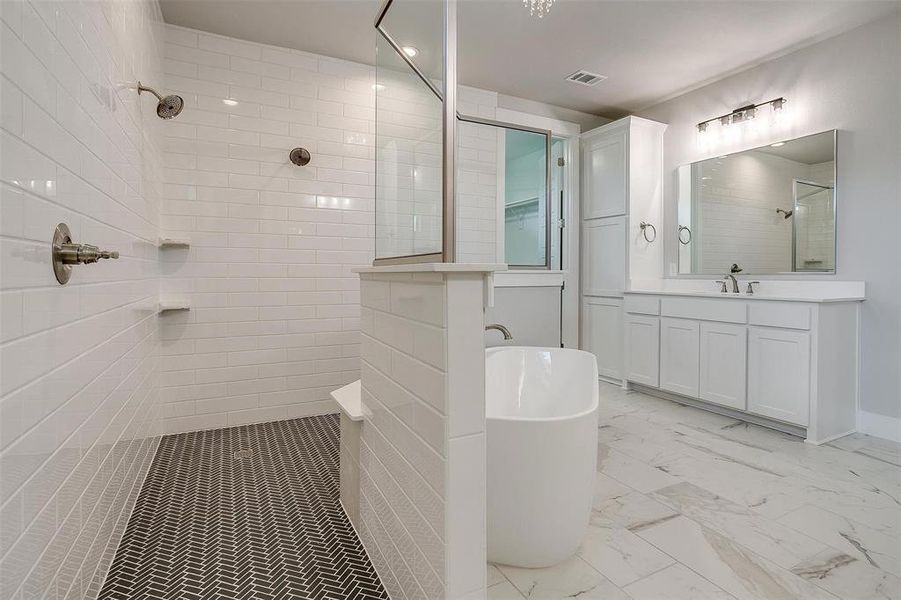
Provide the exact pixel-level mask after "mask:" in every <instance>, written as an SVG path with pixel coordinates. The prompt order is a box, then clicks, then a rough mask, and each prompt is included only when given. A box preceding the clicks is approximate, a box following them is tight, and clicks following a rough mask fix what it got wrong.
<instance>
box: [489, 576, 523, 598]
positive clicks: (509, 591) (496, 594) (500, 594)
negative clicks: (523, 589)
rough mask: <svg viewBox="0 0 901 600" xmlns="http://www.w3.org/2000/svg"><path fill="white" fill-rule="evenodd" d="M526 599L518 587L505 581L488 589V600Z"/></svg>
mask: <svg viewBox="0 0 901 600" xmlns="http://www.w3.org/2000/svg"><path fill="white" fill-rule="evenodd" d="M523 598H525V596H523V595H522V594H520V593H519V590H517V589H516V587H515V586H514V585H513V584H512V583H510V582H509V581H507V580H506V579H504V580H503V581H502V582H500V583H496V584H494V585H492V586H490V587H489V588H488V600H522V599H523Z"/></svg>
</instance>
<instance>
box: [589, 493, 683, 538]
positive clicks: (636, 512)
mask: <svg viewBox="0 0 901 600" xmlns="http://www.w3.org/2000/svg"><path fill="white" fill-rule="evenodd" d="M677 514H678V513H677V512H676V511H674V510H673V509H671V508H669V507H668V506H665V505H663V504H661V503H660V502H657V501H656V500H652V499H651V498H648V497H647V496H645V495H644V494H642V493H640V492H630V493H628V494H626V495H624V496H617V497H615V498H605V499H602V500H600V501H595V504H594V507H593V509H592V511H591V524H592V525H596V526H599V527H614V528H622V529H633V530H635V529H641V528H642V527H648V526H650V525H652V524H655V523H659V522H660V521H662V520H665V519H669V518H672V517H674V516H676V515H677Z"/></svg>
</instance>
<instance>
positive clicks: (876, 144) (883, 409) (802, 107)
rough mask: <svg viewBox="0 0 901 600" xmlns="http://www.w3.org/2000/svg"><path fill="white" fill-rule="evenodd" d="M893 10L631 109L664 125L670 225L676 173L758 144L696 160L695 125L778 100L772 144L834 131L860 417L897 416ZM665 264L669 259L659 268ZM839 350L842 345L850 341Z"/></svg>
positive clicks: (897, 24) (900, 260)
mask: <svg viewBox="0 0 901 600" xmlns="http://www.w3.org/2000/svg"><path fill="white" fill-rule="evenodd" d="M899 40H901V12H895V13H894V15H893V16H891V17H888V18H884V19H881V20H879V21H877V22H874V23H871V24H868V25H865V26H863V27H860V28H858V29H855V30H853V31H850V32H848V33H845V34H842V35H840V36H837V37H834V38H832V39H828V40H825V41H823V42H819V43H817V44H814V45H811V46H808V47H807V48H804V49H801V50H799V51H797V52H793V53H791V54H788V55H786V56H783V57H780V58H777V59H775V60H773V61H770V62H768V63H765V64H762V65H760V66H758V67H755V68H753V69H750V70H748V71H744V72H742V73H739V74H736V75H733V76H731V77H728V78H726V79H723V80H720V81H718V82H716V83H713V84H711V85H708V86H705V87H703V88H700V89H698V90H695V91H692V92H689V93H687V94H684V95H682V96H678V97H676V98H673V99H671V100H668V101H666V102H663V103H661V104H658V105H656V106H653V107H650V108H648V109H646V110H643V111H641V116H644V117H647V118H650V119H654V120H657V121H662V122H664V123H668V124H669V127H668V128H667V131H666V137H665V147H664V148H665V149H664V153H665V158H664V161H665V163H664V168H665V169H666V171H665V177H666V179H665V181H666V206H667V210H668V211H670V213H668V214H667V222H668V223H669V224H674V223H675V215H674V210H675V208H674V207H675V197H674V196H675V186H674V185H673V183H674V181H675V168H676V167H677V166H678V165H681V164H684V163H688V162H691V161H695V160H699V159H701V158H707V157H708V156H714V155H717V154H724V153H726V152H732V151H735V150H739V149H744V148H748V147H753V146H759V145H761V144H763V143H767V142H768V141H775V140H766V139H760V138H758V139H757V140H756V141H754V143H749V142H748V141H745V142H744V144H743V143H742V141H741V140H738V141H736V142H734V143H732V144H731V145H726V144H723V145H722V146H719V147H717V148H715V149H714V148H712V149H710V150H709V151H708V153H707V154H706V155H702V154H701V152H700V150H699V145H698V141H697V130H696V128H695V124H696V123H697V122H699V121H702V120H705V119H709V118H710V117H714V116H716V115H719V114H722V113H724V112H728V111H729V110H731V109H733V108H734V107H736V106H742V105H743V104H747V103H748V102H749V101H758V102H760V101H766V100H769V99H771V98H775V97H778V96H785V97H786V98H787V99H788V104H787V105H786V108H787V109H788V108H790V109H791V112H790V113H787V116H788V117H789V118H790V121H789V122H788V127H787V129H786V130H783V131H782V132H780V137H783V138H788V137H796V136H800V135H807V134H810V133H816V132H819V131H824V130H827V129H833V128H836V129H839V130H840V132H839V141H838V182H837V201H836V203H837V210H838V221H837V224H838V227H837V245H838V259H837V273H836V275H835V276H818V277H820V278H823V277H825V278H831V279H843V280H865V281H866V285H867V301H866V302H865V303H864V304H863V306H862V319H861V320H862V323H861V370H860V376H861V383H860V389H861V397H860V408H861V410H863V411H868V412H872V413H878V414H881V415H888V416H891V417H896V418H897V417H901V368H899V367H901V243H899V240H901V234H899V229H901V209H899V206H901V199H899V190H901V181H899V178H901V175H899V173H901V142H899V140H901V118H899V114H901V75H899V71H901V69H899V67H898V57H899V56H901V41H899ZM668 263H669V261H668ZM848 343H852V341H851V340H849V341H848Z"/></svg>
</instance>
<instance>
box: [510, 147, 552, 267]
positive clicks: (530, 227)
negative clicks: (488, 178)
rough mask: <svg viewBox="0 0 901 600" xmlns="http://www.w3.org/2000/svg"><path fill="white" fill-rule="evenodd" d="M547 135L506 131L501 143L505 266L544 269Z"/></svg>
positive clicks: (546, 206)
mask: <svg viewBox="0 0 901 600" xmlns="http://www.w3.org/2000/svg"><path fill="white" fill-rule="evenodd" d="M548 150H549V148H548V146H547V136H546V135H545V134H541V133H533V132H531V131H519V130H515V129H507V130H506V131H505V140H504V254H505V260H506V262H507V264H508V265H511V266H519V267H526V266H531V267H539V268H544V267H545V266H546V264H547V252H548V247H547V240H548V235H547V233H548V230H547V223H548V214H547V211H548V198H547V189H548V186H547V178H548V169H547V166H548V154H547V153H548Z"/></svg>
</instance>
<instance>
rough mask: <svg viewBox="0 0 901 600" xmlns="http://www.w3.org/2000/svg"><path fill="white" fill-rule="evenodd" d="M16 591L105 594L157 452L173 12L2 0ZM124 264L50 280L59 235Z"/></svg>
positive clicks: (1, 540) (5, 391)
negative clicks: (161, 230) (160, 101)
mask: <svg viewBox="0 0 901 600" xmlns="http://www.w3.org/2000/svg"><path fill="white" fill-rule="evenodd" d="M0 11H2V12H0V16H2V21H3V22H2V28H3V31H2V36H0V37H2V40H3V47H2V49H0V61H2V67H0V69H2V72H3V78H2V80H0V92H2V98H0V106H2V132H0V135H2V141H0V153H2V157H0V179H2V183H0V193H2V204H0V211H2V214H0V227H2V230H0V234H2V237H0V249H2V257H0V261H2V265H3V268H2V272H0V286H2V292H0V293H2V297H0V306H2V321H0V340H2V341H0V364H2V373H0V393H2V396H0V448H2V449H0V471H2V475H0V482H2V488H0V523H2V527H0V557H2V558H0V597H3V598H93V597H96V595H97V593H98V591H99V588H100V584H101V583H102V582H103V578H104V576H105V575H106V571H107V569H108V567H109V563H110V561H111V560H112V557H113V553H114V552H115V549H116V545H117V544H118V539H119V538H120V537H121V534H122V532H123V530H124V527H125V523H126V520H127V519H128V515H129V513H130V511H131V506H132V504H133V502H134V500H135V497H136V494H137V491H138V489H139V487H140V484H141V482H142V481H143V479H144V475H145V473H146V470H147V468H148V466H149V464H150V460H151V459H152V457H153V454H154V451H155V449H156V445H157V442H158V440H159V437H158V435H159V424H160V419H159V412H158V352H157V345H158V339H157V316H156V301H157V295H158V283H159V277H158V264H159V263H158V260H157V248H156V238H157V235H158V212H159V208H158V206H159V197H160V193H161V175H162V173H161V171H162V168H161V165H160V160H161V153H160V144H159V140H158V137H159V131H160V129H161V128H162V126H163V123H162V122H161V121H160V120H159V119H158V118H157V116H156V112H155V107H156V100H155V99H153V98H150V97H148V96H147V95H143V96H138V94H137V93H136V90H135V87H134V85H135V82H136V81H137V80H142V81H143V82H145V83H146V84H148V85H154V86H162V85H163V82H162V77H163V76H162V73H161V68H160V62H161V56H162V41H163V40H162V36H163V29H162V16H161V14H160V10H159V5H158V4H157V3H156V2H152V1H134V2H103V3H101V2H42V1H23V0H3V1H2V2H0ZM60 221H64V222H66V223H68V225H69V227H70V228H71V231H72V234H73V238H74V240H75V241H76V242H86V243H92V244H97V245H99V246H101V247H102V248H109V249H114V250H118V251H119V252H120V253H121V256H120V258H119V260H108V261H103V262H102V263H100V264H97V265H85V266H79V267H76V268H75V270H74V272H73V275H72V279H71V281H69V283H68V284H67V285H66V286H60V285H59V284H58V283H57V281H56V279H55V277H54V275H53V272H52V270H51V268H50V261H49V243H50V239H51V237H52V234H53V230H54V228H55V227H56V225H57V223H59V222H60Z"/></svg>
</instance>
